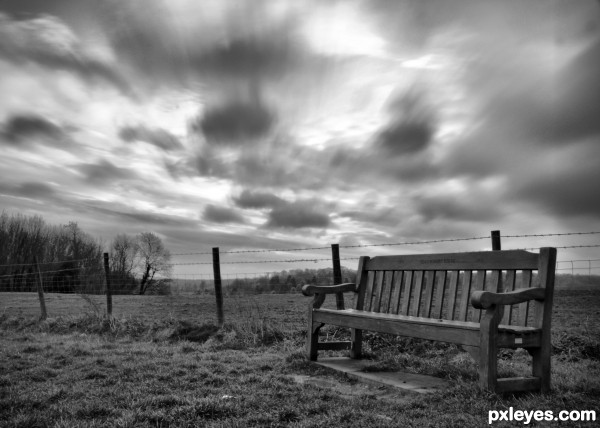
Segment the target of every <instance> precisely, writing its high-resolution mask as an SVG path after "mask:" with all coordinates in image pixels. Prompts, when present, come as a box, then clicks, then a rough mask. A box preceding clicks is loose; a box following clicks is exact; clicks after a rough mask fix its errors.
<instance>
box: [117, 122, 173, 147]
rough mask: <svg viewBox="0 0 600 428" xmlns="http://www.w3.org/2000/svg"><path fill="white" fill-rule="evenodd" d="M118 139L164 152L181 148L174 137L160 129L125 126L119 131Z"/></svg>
mask: <svg viewBox="0 0 600 428" xmlns="http://www.w3.org/2000/svg"><path fill="white" fill-rule="evenodd" d="M119 137H120V138H121V139H122V140H123V141H128V142H130V141H143V142H146V143H150V144H152V145H154V146H156V147H159V148H161V149H163V150H165V151H170V150H178V149H181V148H183V146H182V144H181V142H180V141H179V140H178V139H177V137H176V136H174V135H173V134H171V133H170V132H169V131H166V130H164V129H161V128H155V129H150V128H146V127H145V126H141V125H140V126H125V127H123V128H121V129H120V131H119Z"/></svg>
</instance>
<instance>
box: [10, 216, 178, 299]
mask: <svg viewBox="0 0 600 428" xmlns="http://www.w3.org/2000/svg"><path fill="white" fill-rule="evenodd" d="M104 252H105V244H104V243H103V242H102V241H101V240H99V239H96V238H94V237H93V236H92V235H90V234H89V233H86V232H84V231H83V230H82V229H81V228H80V227H79V225H78V224H77V223H76V222H72V221H71V222H68V223H67V224H66V225H49V224H47V223H46V222H45V221H44V219H43V218H42V217H41V216H39V215H33V216H26V215H23V214H11V215H9V214H8V213H6V212H5V211H3V212H2V213H1V214H0V290H1V291H34V290H35V289H36V287H37V282H36V281H37V275H38V271H37V270H38V269H39V273H40V274H41V277H42V278H43V283H44V289H45V291H47V292H58V293H88V294H94V293H102V292H104V281H105V273H104V264H103V253H104ZM108 253H109V267H110V277H111V280H112V281H113V283H114V284H115V293H121V294H132V293H137V294H147V293H165V292H168V286H169V280H168V279H167V278H168V276H169V275H170V273H171V265H170V259H171V254H170V252H169V250H168V249H167V248H166V247H165V246H164V244H163V242H162V240H161V239H160V238H159V237H158V236H156V235H155V234H154V233H151V232H144V233H140V234H138V235H135V236H131V235H127V234H119V235H117V236H116V237H115V238H114V239H113V241H112V242H111V243H110V245H109V246H108ZM36 262H37V264H36Z"/></svg>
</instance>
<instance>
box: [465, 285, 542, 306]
mask: <svg viewBox="0 0 600 428" xmlns="http://www.w3.org/2000/svg"><path fill="white" fill-rule="evenodd" d="M545 296H546V289H545V288H543V287H532V288H518V289H516V290H514V291H509V292H506V293H492V292H491V291H474V292H473V294H471V304H472V305H473V306H474V307H475V308H477V309H487V308H489V307H491V306H494V305H515V304H517V303H523V302H527V301H528V300H544V297H545Z"/></svg>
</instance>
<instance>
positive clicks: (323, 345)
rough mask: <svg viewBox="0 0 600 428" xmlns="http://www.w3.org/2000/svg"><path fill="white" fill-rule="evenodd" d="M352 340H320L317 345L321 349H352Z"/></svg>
mask: <svg viewBox="0 0 600 428" xmlns="http://www.w3.org/2000/svg"><path fill="white" fill-rule="evenodd" d="M351 345H352V342H350V341H345V342H319V344H318V345H317V347H318V349H319V351H343V350H345V349H350V348H351Z"/></svg>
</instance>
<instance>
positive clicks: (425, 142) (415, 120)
mask: <svg viewBox="0 0 600 428" xmlns="http://www.w3.org/2000/svg"><path fill="white" fill-rule="evenodd" d="M388 111H389V121H388V123H387V124H386V125H385V127H384V128H383V129H382V130H381V131H380V132H379V133H378V135H377V136H376V138H375V141H376V146H377V147H379V148H382V149H383V150H384V152H385V153H387V154H392V155H407V154H414V153H418V152H421V151H423V150H425V149H426V148H427V147H428V146H429V144H430V142H431V140H432V138H433V135H434V132H435V127H436V124H435V118H434V114H433V111H432V109H431V107H429V106H428V104H427V101H426V100H425V95H424V93H423V91H422V89H419V88H416V87H413V88H411V89H410V90H409V91H406V92H404V93H401V94H399V95H397V96H396V97H395V98H394V99H393V100H392V102H391V103H390V105H389V107H388Z"/></svg>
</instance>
